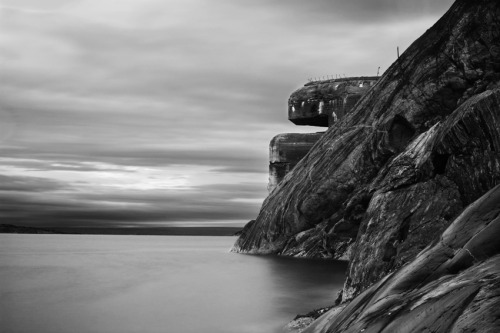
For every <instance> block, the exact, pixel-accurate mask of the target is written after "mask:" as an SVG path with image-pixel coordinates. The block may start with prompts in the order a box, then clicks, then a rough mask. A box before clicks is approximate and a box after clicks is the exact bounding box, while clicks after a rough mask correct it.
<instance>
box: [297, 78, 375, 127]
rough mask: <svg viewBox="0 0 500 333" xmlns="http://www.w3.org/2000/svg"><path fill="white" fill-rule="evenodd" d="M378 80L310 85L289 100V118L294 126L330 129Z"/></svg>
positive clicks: (351, 80) (330, 81) (315, 83)
mask: <svg viewBox="0 0 500 333" xmlns="http://www.w3.org/2000/svg"><path fill="white" fill-rule="evenodd" d="M377 80H378V77H375V76H374V77H368V76H367V77H348V78H343V79H331V80H324V81H314V82H309V83H307V84H305V85H304V87H302V88H300V89H299V90H297V91H295V92H293V93H292V95H291V96H290V98H289V99H288V119H289V120H290V121H291V122H293V123H294V124H295V125H310V126H324V127H328V126H331V125H332V124H334V123H335V122H336V121H337V120H339V119H341V118H343V117H344V116H345V115H346V114H347V112H349V111H350V110H351V109H352V108H353V106H354V105H355V104H356V103H357V102H358V100H359V99H360V98H361V96H363V95H364V94H365V93H366V92H367V91H368V89H369V88H370V87H371V86H373V85H374V84H375V82H376V81H377Z"/></svg>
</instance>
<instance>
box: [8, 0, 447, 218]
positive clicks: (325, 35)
mask: <svg viewBox="0 0 500 333" xmlns="http://www.w3.org/2000/svg"><path fill="white" fill-rule="evenodd" d="M452 3H453V1H452V0H420V1H415V0H401V1H398V0H364V1H363V0H330V1H327V0H311V1H304V0H0V223H9V224H17V225H25V226H35V227H49V226H52V227H57V226H59V227H60V226H64V227H161V226H243V225H244V224H245V223H246V222H247V221H248V220H250V219H253V218H255V217H256V216H257V214H258V212H259V209H260V205H261V204H262V201H263V200H264V198H265V197H266V195H267V181H268V165H269V163H268V145H269V141H270V140H271V139H272V137H273V136H275V135H276V134H279V133H307V132H316V131H322V130H324V129H323V128H315V127H302V126H295V125H293V124H292V123H291V122H289V121H288V120H287V100H288V97H289V95H290V94H291V93H292V92H293V91H294V90H296V89H298V88H300V87H301V86H302V85H303V84H304V83H306V82H307V81H308V79H309V78H318V77H324V76H326V75H346V76H361V75H367V76H372V75H376V74H377V70H378V67H380V73H383V71H384V70H386V69H387V68H388V67H389V66H390V64H391V63H392V62H393V61H394V60H395V58H396V47H398V46H399V48H400V50H401V52H402V51H403V50H404V49H406V48H407V47H408V46H409V45H410V44H411V43H412V42H413V40H415V39H416V38H417V37H419V36H420V35H421V34H422V33H424V32H425V31H426V30H427V29H428V28H430V27H431V26H432V24H433V23H435V22H436V21H437V20H438V19H439V17H441V16H442V15H443V14H444V13H445V12H446V10H447V9H448V8H449V7H450V6H451V4H452Z"/></svg>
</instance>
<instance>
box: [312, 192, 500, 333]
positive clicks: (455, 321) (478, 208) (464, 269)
mask: <svg viewBox="0 0 500 333" xmlns="http://www.w3.org/2000/svg"><path fill="white" fill-rule="evenodd" d="M499 234H500V186H496V187H495V188H494V189H492V190H491V191H489V192H488V193H487V194H485V195H484V196H483V197H481V198H480V199H478V200H477V201H476V202H474V203H473V204H472V205H470V206H469V207H468V208H467V209H466V210H465V211H464V212H463V213H462V214H461V215H460V216H459V217H458V218H457V219H456V220H455V221H454V222H453V224H451V225H450V226H449V227H448V229H446V231H445V232H444V233H443V234H442V236H441V237H440V238H439V240H437V241H436V242H435V243H433V244H432V245H431V246H429V247H428V248H427V249H426V250H425V251H423V252H422V253H420V254H419V255H418V256H417V257H416V258H415V260H413V261H412V262H411V263H409V264H408V265H406V266H405V267H403V268H402V269H400V270H398V271H396V272H394V273H392V274H389V275H388V276H386V277H385V278H383V279H381V280H380V281H379V282H378V283H376V284H374V285H373V286H371V287H370V288H369V289H367V290H366V291H364V292H363V293H362V294H361V295H359V296H358V297H356V298H355V299H354V300H353V301H352V302H350V304H345V305H343V306H339V307H336V308H333V309H332V310H330V311H329V312H327V313H326V314H324V315H323V316H322V317H320V318H319V319H318V320H316V321H315V322H314V323H313V324H312V325H311V326H310V327H308V328H307V329H306V330H305V331H304V333H327V332H364V333H372V332H376V333H385V332H387V333H391V332H500V322H499V321H498V318H500V242H498V235H499Z"/></svg>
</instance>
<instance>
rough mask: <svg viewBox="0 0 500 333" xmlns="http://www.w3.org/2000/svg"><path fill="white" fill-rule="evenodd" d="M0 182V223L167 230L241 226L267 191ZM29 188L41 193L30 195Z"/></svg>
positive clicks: (17, 179)
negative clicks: (84, 188) (85, 188)
mask: <svg viewBox="0 0 500 333" xmlns="http://www.w3.org/2000/svg"><path fill="white" fill-rule="evenodd" d="M1 180H2V181H4V185H3V186H2V187H1V188H0V200H2V205H1V206H0V217H1V218H2V221H6V222H8V223H11V224H21V225H30V226H40V225H45V226H52V227H84V226H87V227H96V226H103V227H120V226H123V225H124V224H127V225H129V224H131V223H132V224H135V225H137V226H141V225H142V224H144V225H147V223H149V222H158V223H160V224H161V225H164V226H168V225H176V224H178V223H179V222H186V221H187V222H191V223H193V222H197V223H198V224H199V225H203V223H204V222H207V223H211V222H212V223H213V222H219V223H224V221H226V222H232V223H234V222H235V221H237V222H239V224H242V223H244V222H246V221H248V220H250V219H251V218H252V217H253V216H255V215H256V214H257V213H258V209H259V207H260V203H261V201H260V200H259V197H260V198H262V194H263V192H264V190H265V189H264V188H262V187H261V185H257V184H251V183H243V184H211V185H209V186H199V187H195V188H191V189H188V190H168V191H160V190H155V191H132V190H128V191H120V192H116V191H110V190H108V191H107V192H100V193H90V192H85V193H81V192H78V191H71V190H69V191H68V188H67V187H59V186H52V185H53V184H52V182H51V181H49V180H42V179H31V178H20V177H5V176H4V177H2V179H1ZM5 181H7V182H5ZM30 182H31V184H30ZM30 185H31V187H33V188H34V189H35V191H36V190H38V191H40V192H42V191H44V193H40V194H38V193H34V192H35V191H30V190H29V188H30ZM60 190H66V191H62V192H58V191H60ZM68 194H69V195H68Z"/></svg>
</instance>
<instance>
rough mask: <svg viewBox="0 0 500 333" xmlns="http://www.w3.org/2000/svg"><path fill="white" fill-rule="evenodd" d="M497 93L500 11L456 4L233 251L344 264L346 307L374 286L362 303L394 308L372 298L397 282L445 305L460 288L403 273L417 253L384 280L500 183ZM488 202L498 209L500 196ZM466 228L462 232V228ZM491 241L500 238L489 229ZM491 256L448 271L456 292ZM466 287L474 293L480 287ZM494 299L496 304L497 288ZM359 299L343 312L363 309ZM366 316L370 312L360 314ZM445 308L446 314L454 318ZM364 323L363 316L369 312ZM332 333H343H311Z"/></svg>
mask: <svg viewBox="0 0 500 333" xmlns="http://www.w3.org/2000/svg"><path fill="white" fill-rule="evenodd" d="M499 88H500V2H499V1H497V0H476V1H472V0H457V1H456V2H455V3H454V5H453V6H452V7H451V8H450V10H449V11H448V12H447V13H446V14H445V15H444V16H443V17H442V18H441V19H440V20H439V21H438V22H437V23H436V24H435V25H434V26H433V27H432V28H431V29H429V30H428V31H427V32H426V33H425V34H424V35H423V36H422V37H420V38H419V39H418V40H416V41H415V42H414V43H413V44H412V45H411V46H410V47H409V48H408V49H407V50H406V51H405V52H404V54H402V55H401V57H400V58H399V59H397V61H396V62H395V63H394V64H393V65H392V66H391V67H390V68H389V69H388V70H387V71H386V73H385V74H384V75H383V76H382V77H381V78H380V79H379V80H378V81H377V83H376V84H375V85H374V86H373V87H371V89H370V90H369V91H368V93H366V94H365V95H364V96H363V97H361V99H360V100H359V101H358V102H357V104H356V105H355V106H354V108H353V109H352V110H351V112H350V113H348V114H346V115H345V117H344V118H342V119H341V120H340V121H338V122H336V123H335V124H333V126H332V127H330V128H329V129H328V131H327V132H326V133H325V134H324V135H323V136H322V137H321V138H320V139H319V141H318V142H317V143H316V144H315V145H314V147H313V148H312V149H311V150H310V151H309V153H308V154H307V155H306V156H305V157H304V158H303V159H302V160H301V161H300V162H299V163H298V164H297V165H296V166H295V168H294V169H293V171H292V172H291V173H290V174H289V175H287V177H285V179H283V181H282V182H281V183H280V184H279V185H278V186H277V187H276V189H275V190H274V191H273V192H272V193H271V194H270V195H269V197H268V198H267V199H266V200H265V201H264V203H263V205H262V208H261V211H260V213H259V215H258V217H257V219H256V220H255V222H254V223H252V224H251V225H248V226H247V227H246V228H245V232H244V233H243V234H242V236H241V237H240V238H239V239H238V240H237V242H236V244H235V245H234V248H233V251H236V252H244V253H274V254H281V255H293V256H308V257H326V258H343V259H348V260H349V261H350V264H349V270H348V276H347V280H346V283H345V287H344V291H343V301H344V302H346V301H348V300H352V299H353V298H354V297H355V296H356V295H358V294H360V293H361V292H362V291H364V290H367V288H370V286H371V289H368V290H371V292H370V293H372V294H370V296H367V297H368V298H369V299H372V300H376V299H385V297H388V298H389V299H391V297H390V296H387V295H389V294H390V293H389V294H387V295H386V294H384V296H383V297H382V296H380V297H382V298H380V297H379V298H373V297H372V296H373V295H374V294H373V293H375V292H376V291H377V290H379V289H377V288H379V287H377V286H380V285H381V284H384V283H386V282H387V281H388V279H395V276H396V275H397V276H399V277H398V278H397V281H399V280H401V279H403V280H404V279H406V280H405V281H406V282H405V283H403V284H402V285H398V284H397V283H396V282H394V283H396V284H395V286H396V287H394V288H396V290H398V291H402V290H403V291H404V290H405V289H404V288H403V287H402V286H404V287H405V288H407V291H408V292H409V291H410V290H414V289H412V288H413V287H415V286H416V285H417V284H419V285H420V284H421V283H423V284H422V286H423V287H425V283H424V282H425V281H427V282H428V283H429V284H430V285H429V286H428V289H425V290H421V291H422V293H421V294H418V292H417V291H415V290H414V291H415V294H414V296H415V297H416V298H415V299H424V298H425V296H424V295H430V296H428V297H430V298H432V297H434V296H433V295H441V294H440V292H444V291H443V290H448V289H446V288H447V287H446V282H447V281H448V282H449V284H450V286H454V285H455V284H454V283H455V282H456V283H459V280H457V281H455V280H453V279H454V278H455V277H453V276H449V275H447V274H448V273H447V272H446V270H445V271H442V272H440V273H439V274H441V275H439V274H438V275H435V279H430V280H425V279H424V276H425V274H424V275H419V274H418V273H412V272H417V268H415V270H414V271H413V270H412V269H413V268H411V267H414V266H415V265H420V263H422V262H423V261H422V260H423V259H418V258H422V255H423V254H421V255H420V256H419V257H418V258H417V259H416V260H417V261H413V262H412V263H411V264H410V265H409V266H405V267H406V268H404V269H403V270H402V271H399V272H406V273H397V274H396V275H394V274H392V275H390V277H388V276H387V274H389V273H390V272H393V271H395V270H396V269H398V268H400V267H402V266H403V265H405V264H407V263H409V262H411V261H412V260H414V259H415V257H416V256H417V254H418V253H419V252H420V251H422V250H423V249H425V248H426V247H427V246H428V245H429V244H430V243H431V242H433V241H436V239H437V238H438V237H439V235H441V234H442V233H443V231H444V230H446V229H447V228H448V226H449V225H450V223H451V222H452V221H453V220H455V219H456V218H457V216H459V215H460V214H461V213H462V212H463V211H464V208H465V207H467V206H469V205H470V204H471V203H472V202H474V201H475V200H477V199H478V198H480V197H481V196H482V195H484V194H485V193H486V192H487V191H488V190H490V189H492V188H493V187H494V186H496V185H497V184H500V89H499ZM497 191H498V190H497ZM495 193H496V192H495ZM493 197H494V198H497V201H496V202H497V205H498V201H499V200H498V199H499V197H498V195H497V194H495V195H494V196H493ZM482 207H483V208H481V209H490V208H491V207H492V205H486V206H482ZM491 209H493V208H491ZM493 211H494V210H492V213H491V214H493ZM484 213H485V214H489V213H488V212H487V211H485V212H484ZM488 216H489V215H488ZM490 217H491V216H490ZM459 220H460V218H459ZM493 220H495V218H494V216H493V218H491V221H493ZM463 223H468V222H467V221H465V222H460V223H459V224H460V225H462V224H463ZM461 228H462V227H461ZM464 228H465V227H464ZM448 230H449V229H448ZM489 232H495V233H496V234H495V235H496V236H500V232H499V231H498V230H497V229H495V228H493V229H492V230H490V231H489ZM447 233H448V234H449V232H448V231H447ZM447 233H445V234H444V235H443V237H445V235H447ZM457 237H458V236H457ZM464 237H465V236H464ZM467 237H468V236H467ZM471 239H472V238H471ZM491 241H492V239H491ZM460 244H461V243H460ZM460 244H459V245H456V246H455V245H454V247H453V246H452V247H451V248H449V247H446V246H445V247H446V248H447V251H448V252H446V251H445V253H446V255H445V256H452V255H453V256H454V255H455V254H456V253H455V252H456V251H458V252H460V251H462V250H460V249H459V247H460V246H462V245H460ZM483 246H484V247H485V249H484V251H486V252H488V251H489V250H487V249H486V248H488V244H487V242H486V243H483V242H480V244H479V245H478V246H477V247H476V248H475V250H477V251H478V252H482V251H483V249H482V247H483ZM436 251H437V252H436ZM464 251H465V250H463V251H462V252H461V253H462V256H465V253H466V252H467V251H465V252H464ZM492 251H493V253H490V252H488V253H489V257H488V258H491V260H489V259H481V260H473V262H472V264H470V265H469V264H467V265H465V264H464V265H461V264H457V265H456V266H453V265H452V266H453V270H454V271H453V272H454V273H453V274H455V275H456V276H460V279H463V280H460V281H466V280H467V279H469V278H470V277H471V276H472V275H474V274H478V276H482V275H481V274H483V273H484V272H486V273H484V274H485V276H484V277H482V278H480V280H481V279H486V280H488V279H496V278H497V277H498V271H497V270H496V268H498V260H497V259H495V258H496V256H495V255H494V254H495V253H498V247H495V248H494V249H493V250H492ZM495 251H496V252H495ZM424 253H427V254H425V256H424V257H426V258H427V257H429V258H428V259H426V260H429V262H432V263H436V262H435V261H436V260H437V261H439V262H440V264H439V265H441V264H442V263H443V262H442V261H440V260H444V259H443V257H439V258H438V257H435V258H434V257H433V256H434V255H436V256H437V255H438V254H439V253H441V252H439V251H438V250H435V251H434V250H427V251H426V252H424ZM473 255H474V256H476V254H474V252H473ZM448 259H449V258H448ZM457 260H458V262H462V261H460V260H462V259H460V260H459V259H457ZM463 260H466V259H465V257H464V259H463ZM436 265H437V263H436ZM439 265H438V266H439ZM438 266H436V267H438ZM408 267H410V268H408ZM419 267H420V266H419ZM430 267H434V266H432V265H431V266H430ZM439 267H441V266H439ZM471 270H472V271H471ZM410 271H411V272H410ZM481 272H483V273H481ZM398 274H399V275H398ZM401 274H403V275H401ZM413 275H415V279H413V277H412V276H413ZM445 277H446V278H445ZM424 280H425V281H424ZM452 280H453V281H452ZM469 280H470V279H469ZM391 281H392V280H391ZM470 281H472V282H473V284H474V285H476V284H478V283H479V282H480V281H479V280H477V279H476V280H470ZM481 281H482V280H481ZM495 281H496V280H495ZM483 282H484V281H483ZM387 283H389V282H387ZM391 283H392V282H391ZM481 283H482V282H481ZM485 283H486V282H485ZM488 283H489V282H488ZM488 283H486V284H483V285H484V286H486V285H488V286H489V287H485V288H494V287H498V284H495V283H496V282H495V283H493V282H492V283H493V284H492V285H489V284H488ZM386 286H387V285H386ZM440 286H442V288H441V287H440ZM387 288H388V287H387ZM391 288H392V287H391ZM402 288H403V289H402ZM440 288H441V289H440ZM450 288H451V287H450ZM464 288H465V287H464ZM389 289H390V288H389ZM389 289H388V290H389ZM451 289H453V288H451ZM451 289H449V290H451ZM480 289H481V288H479V289H477V288H475V287H474V288H472V289H470V290H469V289H467V290H468V291H467V292H465V291H464V293H462V292H460V293H459V294H460V295H461V296H460V297H462V296H463V298H460V299H459V300H458V298H453V297H451V296H450V298H448V299H447V301H446V302H448V303H446V304H453V303H455V302H465V303H467V304H471V303H470V302H471V300H476V299H477V297H479V296H478V295H480V294H481V292H480ZM390 290H392V289H390ZM464 290H465V289H464ZM495 290H496V291H495V292H496V293H497V294H498V292H497V291H498V288H497V289H495ZM366 292H368V291H366ZM495 292H494V293H493V294H495ZM445 294H446V293H445ZM363 295H364V294H363ZM391 295H392V294H391ZM398 295H400V296H401V295H402V296H401V297H403V298H404V297H406V296H408V295H406V294H405V293H401V294H398ZM412 295H413V294H412ZM363 297H364V296H359V297H357V298H356V299H355V300H354V301H352V302H351V303H350V305H348V306H351V305H352V304H354V305H352V306H353V307H355V306H356V304H366V306H370V307H371V306H372V305H373V304H372V303H369V301H367V300H366V299H367V298H366V297H365V298H363ZM377 297H378V296H377ZM419 297H420V298H419ZM363 300H364V301H363ZM400 301H401V302H403V303H404V300H402V299H401V298H400ZM389 303H390V302H389ZM424 303H425V302H424ZM424 303H418V302H417V301H416V303H415V304H417V305H415V307H414V308H411V307H410V308H405V309H406V310H408V311H409V309H410V310H411V309H416V308H419V309H420V310H422V311H423V312H422V313H421V314H420V316H423V315H425V314H426V313H430V312H431V309H432V307H433V306H434V305H432V304H434V303H430V304H431V305H429V307H428V308H427V310H425V309H424V308H422V307H419V306H423V305H422V304H424ZM465 303H460V304H465ZM443 304H444V303H443ZM388 308H389V307H388ZM388 308H384V309H388ZM462 308H464V309H465V308H466V307H465V306H464V307H462ZM462 308H461V309H462ZM363 309H364V310H363V311H365V310H366V309H367V308H365V307H364V305H363ZM380 309H382V308H380ZM453 309H454V308H453V307H452V310H450V311H452V312H456V311H458V310H453ZM406 310H405V311H406ZM344 311H346V310H344ZM344 311H343V313H344V314H345V313H349V312H344ZM353 311H355V312H356V311H357V312H356V316H355V318H358V319H355V320H356V322H361V321H360V320H359V318H360V317H359V316H358V314H359V313H361V312H362V311H361V310H360V309H358V310H353ZM360 311H361V312H360ZM353 313H354V312H353ZM365 313H366V314H367V316H368V317H370V316H372V315H373V314H374V313H375V314H376V313H377V312H365ZM402 313H405V312H402ZM415 313H416V312H415ZM346 316H347V315H346ZM471 316H472V317H470V318H473V317H474V315H473V314H471ZM347 317H348V318H351V319H352V318H354V317H353V316H351V315H349V316H347ZM370 318H371V317H370ZM468 318H469V317H468ZM351 319H346V320H348V321H350V320H351ZM353 320H354V319H353ZM370 320H371V319H370ZM436 320H437V319H436ZM478 320H479V319H478ZM350 323H352V322H350ZM384 323H387V322H384ZM414 324H415V325H417V324H416V323H414ZM342 325H344V324H342ZM349 325H350V324H349ZM349 325H347V326H346V325H344V326H342V327H344V329H347V328H346V327H351V326H349ZM380 325H381V326H377V327H379V330H378V331H377V332H379V331H382V327H383V325H385V324H380ZM394 325H395V324H394ZM412 325H413V324H412ZM443 325H444V324H443ZM325 327H326V326H325ZM332 327H333V326H332ZM339 327H340V326H339ZM353 327H354V326H353ZM356 327H357V328H360V330H358V331H361V327H358V326H356ZM384 327H385V326H384ZM395 327H396V326H395ZM397 327H399V326H397ZM415 327H417V326H415ZM447 327H448V328H449V327H451V326H447ZM448 328H446V329H443V330H437V331H448ZM391 329H392V328H391ZM337 331H343V330H340V329H330V328H328V329H326V330H322V331H318V332H337ZM386 331H388V332H389V331H390V332H396V331H398V330H387V329H386ZM400 331H401V330H400ZM402 331H412V330H402ZM415 331H420V330H418V329H417V330H415ZM458 331H460V330H458ZM462 331H463V330H462ZM314 332H316V331H314Z"/></svg>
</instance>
